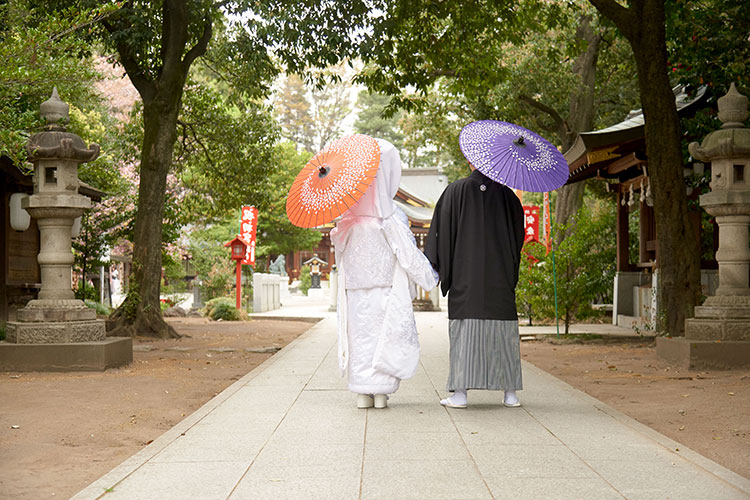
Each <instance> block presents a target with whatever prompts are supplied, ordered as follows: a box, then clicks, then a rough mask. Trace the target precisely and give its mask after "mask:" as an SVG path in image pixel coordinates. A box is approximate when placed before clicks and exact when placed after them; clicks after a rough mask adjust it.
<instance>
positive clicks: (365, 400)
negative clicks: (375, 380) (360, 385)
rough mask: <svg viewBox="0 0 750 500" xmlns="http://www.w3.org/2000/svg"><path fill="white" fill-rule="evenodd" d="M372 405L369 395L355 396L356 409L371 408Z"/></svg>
mask: <svg viewBox="0 0 750 500" xmlns="http://www.w3.org/2000/svg"><path fill="white" fill-rule="evenodd" d="M373 404H374V402H373V400H372V396H371V395H370V394H359V395H358V396H357V408H372V405H373Z"/></svg>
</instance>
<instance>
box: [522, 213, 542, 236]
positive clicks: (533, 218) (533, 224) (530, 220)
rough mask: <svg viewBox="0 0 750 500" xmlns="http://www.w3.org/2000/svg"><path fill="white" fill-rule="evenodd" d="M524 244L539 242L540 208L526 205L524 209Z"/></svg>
mask: <svg viewBox="0 0 750 500" xmlns="http://www.w3.org/2000/svg"><path fill="white" fill-rule="evenodd" d="M523 230H524V234H525V236H524V240H523V242H524V243H528V242H530V241H536V242H537V243H538V242H539V207H536V206H531V205H524V207H523Z"/></svg>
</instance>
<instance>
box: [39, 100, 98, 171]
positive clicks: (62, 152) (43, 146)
mask: <svg viewBox="0 0 750 500" xmlns="http://www.w3.org/2000/svg"><path fill="white" fill-rule="evenodd" d="M69 109H70V107H69V106H68V104H67V103H65V102H64V101H62V100H61V99H60V96H59V95H58V94H57V87H55V89H54V90H53V91H52V96H51V97H50V98H49V99H47V100H46V101H44V102H43V103H42V104H41V106H39V110H40V111H39V116H41V118H42V119H44V120H45V121H46V122H47V125H46V126H45V127H44V128H45V130H44V131H43V132H39V133H37V134H34V135H32V136H31V138H30V139H29V142H28V144H27V145H26V150H27V151H28V153H29V160H30V161H32V162H33V161H34V160H41V159H52V158H54V159H59V160H74V161H78V162H81V163H82V162H89V161H93V160H95V159H96V158H97V157H98V156H99V146H98V145H97V144H91V145H90V146H89V147H88V148H87V147H86V143H84V142H83V139H81V138H80V137H78V136H77V135H76V134H73V133H72V132H66V131H65V123H67V122H68V110H69Z"/></svg>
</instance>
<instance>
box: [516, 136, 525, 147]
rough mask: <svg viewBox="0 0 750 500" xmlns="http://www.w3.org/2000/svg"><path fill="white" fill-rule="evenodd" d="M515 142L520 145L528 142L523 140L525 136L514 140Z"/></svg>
mask: <svg viewBox="0 0 750 500" xmlns="http://www.w3.org/2000/svg"><path fill="white" fill-rule="evenodd" d="M513 144H516V145H518V146H525V145H526V144H525V143H524V142H523V136H519V137H518V139H516V140H515V141H513Z"/></svg>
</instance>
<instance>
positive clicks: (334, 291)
mask: <svg viewBox="0 0 750 500" xmlns="http://www.w3.org/2000/svg"><path fill="white" fill-rule="evenodd" d="M328 281H329V288H330V290H331V296H330V299H331V302H330V304H329V305H328V310H329V311H336V306H337V304H338V299H339V272H338V269H336V266H333V269H331V274H329V275H328Z"/></svg>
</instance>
